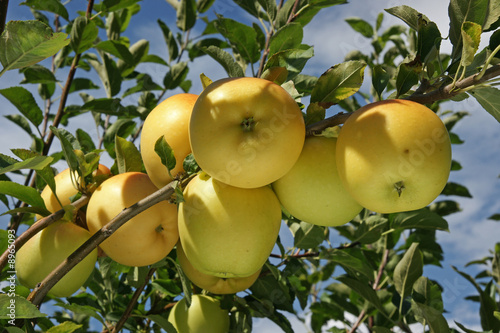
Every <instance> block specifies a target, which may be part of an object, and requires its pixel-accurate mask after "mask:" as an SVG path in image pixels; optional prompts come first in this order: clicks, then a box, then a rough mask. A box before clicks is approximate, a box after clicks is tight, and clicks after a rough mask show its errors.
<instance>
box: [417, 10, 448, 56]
mask: <svg viewBox="0 0 500 333" xmlns="http://www.w3.org/2000/svg"><path fill="white" fill-rule="evenodd" d="M441 40H442V38H441V32H440V31H439V28H438V26H437V25H436V23H434V22H429V21H427V20H425V19H423V18H420V19H419V25H418V39H417V44H418V50H417V55H418V56H419V57H420V59H421V61H423V62H424V63H428V62H429V61H432V60H434V59H435V58H436V57H437V55H438V53H439V48H440V46H441Z"/></svg>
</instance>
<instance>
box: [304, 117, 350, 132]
mask: <svg viewBox="0 0 500 333" xmlns="http://www.w3.org/2000/svg"><path fill="white" fill-rule="evenodd" d="M350 116H351V113H337V114H336V115H334V116H331V117H328V118H326V119H323V120H320V121H318V122H316V123H314V124H311V125H309V126H307V128H306V136H312V135H317V134H321V132H323V130H324V129H326V128H328V127H333V126H337V125H340V124H343V123H345V121H346V120H347V118H349V117H350Z"/></svg>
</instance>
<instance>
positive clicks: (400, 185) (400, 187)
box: [394, 180, 406, 196]
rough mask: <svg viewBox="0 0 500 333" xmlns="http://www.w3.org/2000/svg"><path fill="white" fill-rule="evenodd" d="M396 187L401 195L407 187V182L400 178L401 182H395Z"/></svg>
mask: <svg viewBox="0 0 500 333" xmlns="http://www.w3.org/2000/svg"><path fill="white" fill-rule="evenodd" d="M394 188H395V189H396V191H398V196H401V194H402V193H403V190H404V189H405V188H406V187H405V183H404V182H403V181H402V180H400V181H399V182H396V183H394Z"/></svg>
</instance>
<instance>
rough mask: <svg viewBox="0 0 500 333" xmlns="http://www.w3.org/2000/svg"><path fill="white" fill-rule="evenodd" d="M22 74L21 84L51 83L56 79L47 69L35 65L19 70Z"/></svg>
mask: <svg viewBox="0 0 500 333" xmlns="http://www.w3.org/2000/svg"><path fill="white" fill-rule="evenodd" d="M20 72H21V73H23V74H24V80H22V81H21V83H53V82H56V81H57V79H56V77H55V76H54V73H52V71H50V70H49V69H48V68H46V67H44V66H41V65H38V64H35V65H31V66H30V67H26V68H23V69H22V70H20Z"/></svg>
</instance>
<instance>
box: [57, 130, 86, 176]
mask: <svg viewBox="0 0 500 333" xmlns="http://www.w3.org/2000/svg"><path fill="white" fill-rule="evenodd" d="M50 130H51V131H52V132H53V133H54V135H55V136H56V137H57V138H58V139H59V141H60V142H61V148H62V151H63V154H64V157H65V159H66V162H68V165H69V166H70V168H71V170H79V168H78V165H79V163H78V158H77V156H76V154H75V152H74V149H80V150H81V147H80V144H79V143H78V141H77V140H76V138H75V137H74V136H73V135H71V133H69V132H68V131H66V130H65V129H62V128H56V127H54V126H50Z"/></svg>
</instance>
